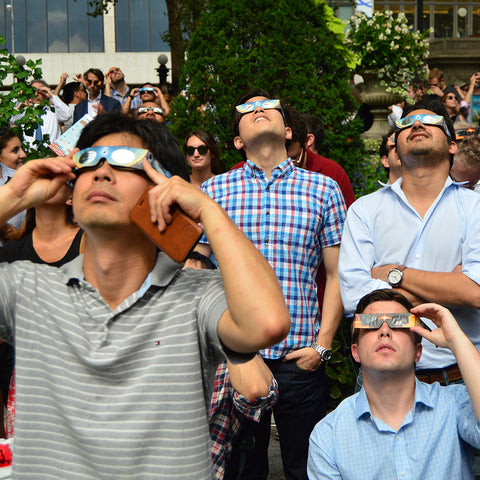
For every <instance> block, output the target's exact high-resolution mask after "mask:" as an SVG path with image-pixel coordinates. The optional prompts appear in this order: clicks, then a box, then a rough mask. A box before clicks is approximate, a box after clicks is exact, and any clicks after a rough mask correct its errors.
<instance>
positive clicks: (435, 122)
mask: <svg viewBox="0 0 480 480" xmlns="http://www.w3.org/2000/svg"><path fill="white" fill-rule="evenodd" d="M417 120H419V121H420V122H421V123H423V125H432V126H434V127H439V128H441V129H443V132H444V133H445V135H446V136H447V137H448V138H449V139H450V141H451V140H452V136H451V135H450V132H449V130H448V127H447V124H446V122H445V119H444V118H443V117H442V115H432V114H430V113H421V114H418V115H409V116H408V117H403V118H400V119H399V120H396V121H395V126H396V127H397V129H398V130H404V129H406V128H410V127H412V126H413V124H414V123H415V122H416V121H417Z"/></svg>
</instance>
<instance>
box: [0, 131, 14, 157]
mask: <svg viewBox="0 0 480 480" xmlns="http://www.w3.org/2000/svg"><path fill="white" fill-rule="evenodd" d="M15 137H18V135H17V134H16V133H15V132H14V131H13V130H12V129H11V128H10V127H0V155H1V154H2V152H3V149H4V148H5V147H6V146H7V143H8V142H9V141H10V140H11V139H12V138H15Z"/></svg>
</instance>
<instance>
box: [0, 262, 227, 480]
mask: <svg viewBox="0 0 480 480" xmlns="http://www.w3.org/2000/svg"><path fill="white" fill-rule="evenodd" d="M0 299H1V300H0V303H1V305H0V337H2V338H4V339H7V340H9V339H10V340H11V339H12V337H15V347H16V395H17V404H16V423H15V444H14V478H16V479H17V478H18V479H20V478H21V479H27V478H28V479H36V480H37V479H52V480H53V479H55V480H58V479H65V478H68V479H91V480H93V479H95V480H103V479H112V480H113V479H115V480H118V479H122V478H125V479H127V478H128V479H129V480H132V479H139V480H140V479H142V480H145V479H153V478H155V479H169V480H172V479H189V480H191V479H196V480H198V479H207V478H208V479H209V478H211V469H212V459H211V453H210V438H209V432H208V420H207V408H206V403H205V402H206V401H209V399H210V388H211V386H210V382H211V381H212V377H211V376H210V375H208V373H207V372H209V371H210V367H211V366H212V365H213V366H216V364H217V363H218V362H219V361H220V360H221V359H222V358H223V355H222V351H221V346H220V341H219V338H218V335H217V323H218V320H219V318H220V317H221V315H222V314H223V312H224V311H225V310H226V308H227V303H226V299H225V293H224V289H223V283H222V280H221V276H220V274H219V272H215V271H206V270H192V269H187V270H185V271H182V270H181V269H180V267H179V266H178V265H177V264H176V263H174V262H172V261H171V260H170V259H168V257H166V256H165V255H164V254H162V253H160V254H159V256H158V259H157V263H156V265H155V267H154V269H153V271H152V272H151V274H150V275H149V276H148V278H147V279H146V281H145V283H144V284H143V286H142V287H141V288H140V290H139V291H137V292H135V293H134V294H132V295H131V296H130V297H129V298H127V299H126V300H125V301H124V302H123V303H122V304H121V305H119V306H118V307H117V308H116V309H115V310H113V311H112V310H111V309H110V307H109V306H108V305H107V304H106V303H105V301H104V300H103V299H102V297H101V296H100V294H99V293H98V291H97V290H96V289H94V288H93V287H92V286H91V285H90V284H88V283H87V282H85V281H84V280H83V256H80V257H78V258H77V259H75V260H74V261H72V262H70V263H69V264H67V265H65V266H63V267H61V268H59V269H57V268H53V267H49V266H45V265H34V264H32V263H30V262H24V261H22V262H15V263H13V264H10V265H4V264H2V266H1V267H0Z"/></svg>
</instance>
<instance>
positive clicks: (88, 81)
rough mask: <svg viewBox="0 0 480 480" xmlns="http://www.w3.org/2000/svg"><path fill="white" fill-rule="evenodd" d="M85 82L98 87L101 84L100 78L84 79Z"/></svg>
mask: <svg viewBox="0 0 480 480" xmlns="http://www.w3.org/2000/svg"><path fill="white" fill-rule="evenodd" d="M85 83H86V84H87V85H96V86H97V87H99V86H100V85H101V84H102V81H101V80H85Z"/></svg>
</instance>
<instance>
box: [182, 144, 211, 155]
mask: <svg viewBox="0 0 480 480" xmlns="http://www.w3.org/2000/svg"><path fill="white" fill-rule="evenodd" d="M195 150H198V153H199V155H206V154H207V152H208V150H209V148H208V147H207V146H206V145H200V146H199V147H187V148H186V149H185V151H186V153H187V155H193V154H194V153H195Z"/></svg>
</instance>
